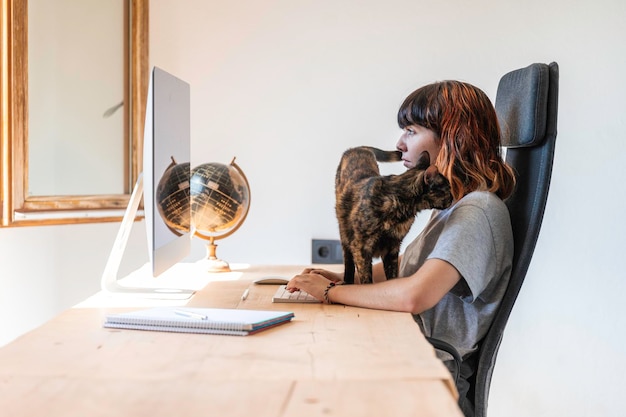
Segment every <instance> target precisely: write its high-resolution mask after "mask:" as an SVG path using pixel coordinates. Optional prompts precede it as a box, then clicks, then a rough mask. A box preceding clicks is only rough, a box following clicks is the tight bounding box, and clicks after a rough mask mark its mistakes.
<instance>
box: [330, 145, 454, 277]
mask: <svg viewBox="0 0 626 417" xmlns="http://www.w3.org/2000/svg"><path fill="white" fill-rule="evenodd" d="M401 158H402V153H401V152H399V151H383V150H380V149H377V148H372V147H369V146H361V147H357V148H352V149H348V150H347V151H345V152H344V154H343V156H342V157H341V162H340V163H339V167H338V168H337V175H336V177H335V197H336V205H335V211H336V214H337V220H338V222H339V235H340V238H341V246H342V248H343V258H344V267H345V274H344V281H345V282H346V283H349V284H352V283H354V276H355V267H356V270H357V272H358V274H359V278H360V281H361V283H371V282H372V259H373V258H375V257H380V258H381V259H382V261H383V266H384V270H385V276H386V277H387V278H388V279H389V278H395V277H397V276H398V256H399V254H400V244H401V243H402V240H403V239H404V237H405V236H406V234H407V233H408V232H409V229H410V228H411V226H412V225H413V222H414V221H415V216H416V215H417V213H418V212H419V211H421V210H424V209H430V208H436V209H443V208H446V207H448V206H449V205H450V204H451V203H452V195H451V194H450V183H449V182H448V180H447V179H446V178H445V177H444V176H443V175H442V174H441V173H439V171H438V169H437V167H436V166H434V165H430V157H429V155H428V152H425V151H424V152H422V154H421V155H420V157H419V160H418V162H417V164H416V166H415V168H411V169H408V170H407V171H406V172H404V173H402V174H399V175H380V170H379V168H378V163H377V161H380V162H393V161H400V160H401Z"/></svg>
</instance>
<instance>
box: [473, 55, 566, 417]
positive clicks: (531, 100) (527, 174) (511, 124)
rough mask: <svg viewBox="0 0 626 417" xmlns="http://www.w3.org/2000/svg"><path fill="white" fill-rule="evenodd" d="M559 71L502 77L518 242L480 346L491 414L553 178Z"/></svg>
mask: <svg viewBox="0 0 626 417" xmlns="http://www.w3.org/2000/svg"><path fill="white" fill-rule="evenodd" d="M558 93H559V67H558V65H557V64H556V63H555V62H553V63H551V64H549V65H547V64H532V65H530V66H528V67H526V68H522V69H519V70H516V71H512V72H510V73H508V74H506V75H504V76H503V77H502V79H501V80H500V83H499V85H498V91H497V94H496V102H495V107H496V112H497V113H498V119H499V121H500V127H501V129H502V135H503V145H504V146H505V147H506V148H507V149H506V161H507V163H508V164H509V165H511V166H512V167H513V169H514V170H515V171H516V173H517V185H516V188H515V191H514V193H513V195H512V196H511V197H510V198H509V199H507V201H506V204H507V207H508V208H509V213H510V215H511V224H512V227H513V239H514V242H515V249H514V256H513V266H512V271H511V279H510V282H509V285H508V287H507V291H506V293H505V295H504V298H503V300H502V304H501V305H500V308H499V310H498V313H497V315H496V317H495V318H494V321H493V323H492V325H491V328H490V329H489V331H488V333H487V335H486V336H485V338H484V339H483V341H482V343H481V346H480V353H479V356H478V363H477V365H476V374H475V382H474V384H473V385H474V386H473V388H474V389H473V391H474V409H475V416H476V417H484V416H485V415H486V414H487V400H488V397H489V386H490V384H491V376H492V374H493V368H494V365H495V361H496V356H497V353H498V349H499V347H500V342H501V341H502V335H503V332H504V328H505V326H506V323H507V321H508V319H509V316H510V314H511V310H512V308H513V305H514V303H515V300H516V299H517V296H518V294H519V291H520V288H521V286H522V283H523V281H524V278H525V276H526V272H527V271H528V266H529V264H530V260H531V258H532V255H533V252H534V250H535V245H536V243H537V238H538V236H539V230H540V228H541V222H542V220H543V214H544V211H545V207H546V201H547V198H548V189H549V186H550V179H551V176H552V162H553V159H554V146H555V141H556V130H557V127H556V125H557V112H558Z"/></svg>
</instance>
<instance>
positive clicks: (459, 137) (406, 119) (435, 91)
mask: <svg viewBox="0 0 626 417" xmlns="http://www.w3.org/2000/svg"><path fill="white" fill-rule="evenodd" d="M398 125H399V126H400V127H401V128H403V129H404V128H405V127H407V126H410V125H420V126H423V127H425V128H427V129H430V130H432V131H433V132H435V135H436V140H437V144H438V145H441V150H440V152H439V155H438V156H437V158H436V160H435V165H436V166H437V168H439V170H440V172H442V173H443V175H445V176H446V177H447V178H448V180H449V181H450V186H451V189H452V195H453V197H454V199H455V200H458V199H460V198H461V197H463V196H465V195H466V194H468V193H470V192H472V191H490V192H493V193H495V194H496V195H497V196H499V197H500V198H501V199H503V200H504V199H506V198H507V197H509V196H510V195H511V193H512V192H513V188H514V187H515V174H514V172H513V170H512V168H511V167H510V166H508V165H507V164H506V163H505V162H504V160H503V159H502V152H501V137H500V126H499V124H498V118H497V116H496V111H495V109H494V107H493V105H492V104H491V101H490V100H489V97H487V95H486V94H485V93H484V92H483V91H482V90H481V89H479V88H477V87H475V86H473V85H471V84H468V83H463V82H460V81H442V82H437V83H433V84H429V85H426V86H424V87H421V88H419V89H418V90H416V91H414V92H413V93H411V94H410V95H409V96H408V97H407V98H406V99H405V100H404V103H403V104H402V106H400V110H399V111H398Z"/></svg>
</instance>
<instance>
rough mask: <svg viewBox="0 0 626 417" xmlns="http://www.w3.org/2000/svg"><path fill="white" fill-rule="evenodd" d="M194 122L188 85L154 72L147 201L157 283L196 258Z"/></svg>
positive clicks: (146, 141) (146, 138) (146, 139)
mask: <svg viewBox="0 0 626 417" xmlns="http://www.w3.org/2000/svg"><path fill="white" fill-rule="evenodd" d="M190 119H191V114H190V88H189V84H187V83H186V82H185V81H183V80H181V79H179V78H176V77H175V76H173V75H171V74H168V73H167V72H165V71H163V70H162V69H160V68H156V67H155V68H153V70H152V74H151V76H150V87H149V89H148V102H147V108H146V124H145V128H144V142H143V147H144V148H143V149H144V152H143V173H144V179H143V180H144V197H143V199H144V215H145V219H146V234H147V237H148V252H149V255H150V263H151V265H152V275H153V276H155V277H156V276H158V275H160V274H161V273H163V272H164V271H165V270H167V269H168V268H170V267H171V266H172V265H174V264H176V263H177V262H179V261H180V260H182V259H183V258H185V257H186V256H187V255H189V253H190V252H191V236H190V234H189V223H190V219H191V210H190V208H191V204H190V194H189V191H190V189H189V177H190V173H191V170H190V165H189V162H190V160H191V142H190V140H191V139H190V138H191V132H190V129H191V128H190ZM185 200H186V201H185ZM185 226H186V227H185ZM185 229H186V230H185Z"/></svg>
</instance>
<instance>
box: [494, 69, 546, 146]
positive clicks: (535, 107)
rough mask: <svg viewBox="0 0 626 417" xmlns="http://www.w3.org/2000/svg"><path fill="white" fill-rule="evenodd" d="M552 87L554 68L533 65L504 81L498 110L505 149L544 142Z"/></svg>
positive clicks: (500, 84) (497, 100)
mask: <svg viewBox="0 0 626 417" xmlns="http://www.w3.org/2000/svg"><path fill="white" fill-rule="evenodd" d="M549 86H550V68H549V66H548V65H546V64H531V65H529V66H528V67H526V68H522V69H518V70H515V71H511V72H509V73H508V74H505V75H504V76H503V77H502V78H501V79H500V83H499V84H498V92H497V94H496V106H495V107H496V113H497V114H498V120H499V122H500V129H502V145H503V146H505V147H509V148H519V147H530V146H536V145H539V144H540V143H541V142H542V141H543V139H544V136H545V134H546V119H547V106H548V88H549Z"/></svg>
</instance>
